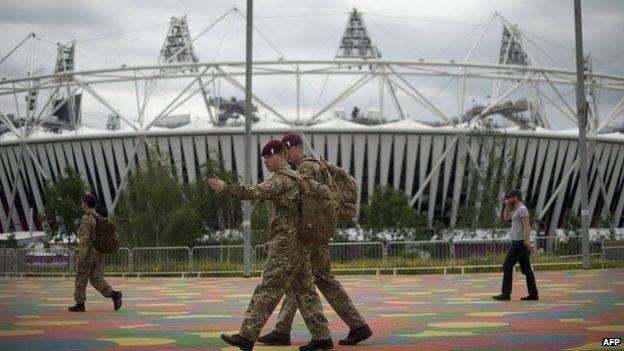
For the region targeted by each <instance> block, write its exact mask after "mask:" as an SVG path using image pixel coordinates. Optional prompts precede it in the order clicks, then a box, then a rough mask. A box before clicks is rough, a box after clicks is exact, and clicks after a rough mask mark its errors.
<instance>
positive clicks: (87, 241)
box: [76, 214, 97, 262]
mask: <svg viewBox="0 0 624 351" xmlns="http://www.w3.org/2000/svg"><path fill="white" fill-rule="evenodd" d="M95 216H96V215H92V214H84V215H83V216H82V218H81V219H80V226H79V227H78V256H77V258H76V260H77V261H78V262H83V261H84V260H85V259H86V258H87V256H88V255H89V251H91V253H93V252H97V251H96V250H95V248H94V247H93V242H92V241H91V240H92V239H93V236H94V235H95V224H96V221H97V219H96V217H95ZM90 249H92V250H90Z"/></svg>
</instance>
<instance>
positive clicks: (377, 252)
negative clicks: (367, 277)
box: [329, 242, 386, 274]
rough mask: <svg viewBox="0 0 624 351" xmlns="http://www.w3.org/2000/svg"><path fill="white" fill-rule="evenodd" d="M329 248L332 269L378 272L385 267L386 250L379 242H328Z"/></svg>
mask: <svg viewBox="0 0 624 351" xmlns="http://www.w3.org/2000/svg"><path fill="white" fill-rule="evenodd" d="M329 250H330V257H331V262H332V270H334V271H345V270H347V271H370V270H375V271H377V274H379V271H380V270H381V269H385V267H386V264H385V251H386V250H385V246H384V245H383V244H382V243H380V242H360V243H330V244H329ZM354 261H356V262H357V263H356V264H353V262H354Z"/></svg>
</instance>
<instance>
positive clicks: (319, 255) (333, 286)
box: [275, 241, 366, 333]
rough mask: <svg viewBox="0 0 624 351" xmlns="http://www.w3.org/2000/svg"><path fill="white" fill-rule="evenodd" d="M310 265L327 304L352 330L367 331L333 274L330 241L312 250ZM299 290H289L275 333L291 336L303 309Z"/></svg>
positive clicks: (360, 316)
mask: <svg viewBox="0 0 624 351" xmlns="http://www.w3.org/2000/svg"><path fill="white" fill-rule="evenodd" d="M310 261H311V265H312V273H313V274H314V283H315V284H316V286H317V287H318V288H319V290H320V291H321V293H322V294H323V296H325V299H327V302H329V304H330V305H331V307H332V308H333V309H334V311H336V314H338V316H339V317H340V318H341V319H342V320H343V321H344V322H345V324H347V325H348V326H349V328H350V329H351V330H353V329H357V328H360V327H363V326H365V325H366V321H365V320H364V318H363V317H362V315H360V313H359V312H358V310H357V309H356V308H355V306H354V305H353V302H352V301H351V299H350V298H349V295H347V292H346V291H345V289H344V288H343V286H342V284H340V282H338V281H337V280H336V278H335V277H334V276H333V275H332V274H331V261H330V252H329V241H324V242H322V243H319V244H318V245H315V246H314V247H312V249H311V253H310ZM297 295H298V292H297V291H296V290H295V289H288V290H287V291H286V293H285V295H284V301H282V308H281V310H280V313H279V316H278V317H277V324H276V325H275V330H276V331H278V332H280V333H290V330H291V327H292V323H293V319H294V318H295V313H297V308H299V309H301V307H300V304H299V301H300V297H299V296H297Z"/></svg>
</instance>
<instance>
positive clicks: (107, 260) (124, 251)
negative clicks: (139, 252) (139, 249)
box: [102, 247, 132, 274]
mask: <svg viewBox="0 0 624 351" xmlns="http://www.w3.org/2000/svg"><path fill="white" fill-rule="evenodd" d="M102 270H103V271H104V273H108V274H127V273H131V272H132V253H131V252H130V249H129V248H127V247H120V248H119V250H117V252H116V253H113V254H105V255H104V264H103V267H102Z"/></svg>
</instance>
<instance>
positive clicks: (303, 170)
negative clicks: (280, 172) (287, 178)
mask: <svg viewBox="0 0 624 351" xmlns="http://www.w3.org/2000/svg"><path fill="white" fill-rule="evenodd" d="M297 172H299V174H301V175H302V176H304V177H309V178H312V179H314V180H316V181H317V182H319V183H322V184H327V182H326V179H325V176H324V175H323V172H322V170H321V164H320V163H319V161H318V160H317V159H315V158H314V156H312V155H310V154H305V155H303V158H301V160H299V162H298V163H297Z"/></svg>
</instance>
